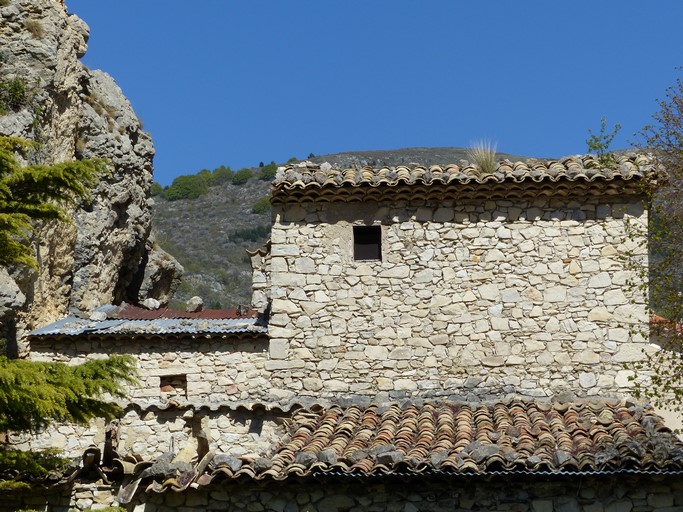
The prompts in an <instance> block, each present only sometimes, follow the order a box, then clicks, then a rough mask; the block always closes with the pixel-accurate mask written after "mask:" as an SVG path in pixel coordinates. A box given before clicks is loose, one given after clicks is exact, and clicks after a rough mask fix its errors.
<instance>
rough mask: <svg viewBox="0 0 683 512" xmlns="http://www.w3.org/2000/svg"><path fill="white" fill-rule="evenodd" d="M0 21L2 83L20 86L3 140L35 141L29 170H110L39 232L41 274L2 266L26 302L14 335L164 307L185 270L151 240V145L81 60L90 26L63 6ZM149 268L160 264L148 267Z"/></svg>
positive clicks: (0, 119) (55, 3) (0, 118)
mask: <svg viewBox="0 0 683 512" xmlns="http://www.w3.org/2000/svg"><path fill="white" fill-rule="evenodd" d="M5 4H6V5H5ZM0 19H1V23H0V80H4V81H9V80H14V79H20V80H21V81H22V83H23V84H25V85H26V93H25V96H24V99H23V101H22V102H21V104H20V105H19V106H17V107H16V108H13V109H8V110H6V111H5V112H4V113H3V115H0V135H11V136H18V137H23V138H26V139H32V140H36V141H38V142H39V144H40V145H39V148H38V150H36V151H35V152H34V153H33V154H32V155H31V156H30V157H29V160H30V162H28V163H46V164H51V163H56V162H62V161H69V160H74V159H81V158H106V159H108V160H110V161H111V162H112V164H113V169H112V171H111V173H110V174H108V175H105V176H102V177H101V180H100V183H99V185H98V186H97V187H96V188H95V189H94V190H93V191H92V195H91V198H90V200H89V201H88V202H87V204H82V205H80V206H79V207H78V208H77V209H76V210H75V211H74V213H73V218H74V222H73V223H72V224H49V225H46V226H42V227H41V229H40V233H39V236H36V237H35V242H34V244H35V249H36V254H37V258H38V263H39V269H38V270H37V271H27V270H26V269H9V270H10V274H11V275H12V278H13V280H14V281H15V282H16V284H17V285H18V287H19V289H20V290H21V293H22V294H23V295H24V296H25V298H26V300H25V303H24V304H23V306H21V307H20V308H19V309H18V310H13V313H14V314H15V318H14V320H15V321H16V325H17V327H16V328H17V335H18V338H19V339H21V337H22V334H23V333H25V332H26V331H28V330H30V329H33V328H35V327H37V326H40V325H42V324H45V323H48V322H50V321H54V320H57V319H59V318H61V317H62V316H64V315H65V314H66V313H67V312H68V311H69V310H70V309H78V310H86V311H87V310H91V309H93V308H96V307H98V306H100V305H102V304H106V303H116V302H120V301H122V300H128V301H132V302H136V301H140V300H143V299H144V298H146V297H148V296H153V297H154V298H157V299H159V300H160V302H162V303H164V302H167V301H168V299H169V298H170V296H171V295H172V293H173V286H177V284H178V280H179V275H180V273H181V272H182V267H180V265H178V264H177V263H176V262H175V260H173V258H171V257H170V256H168V255H166V254H163V252H162V251H160V249H158V248H156V247H155V246H153V244H150V243H148V238H149V236H150V230H151V205H152V202H151V199H150V197H149V187H150V185H151V183H152V159H153V156H154V147H153V145H152V141H151V138H150V136H149V134H148V133H146V132H145V131H144V130H143V129H142V126H141V123H140V120H139V119H138V118H137V116H136V115H135V112H134V111H133V109H132V107H131V105H130V103H129V101H128V100H127V99H126V97H125V96H124V95H123V93H122V92H121V90H120V89H119V87H118V86H117V85H116V83H115V81H114V79H113V78H112V77H111V76H109V75H108V74H106V73H104V72H102V71H92V70H89V69H88V68H87V67H86V66H85V65H84V64H82V63H81V62H80V60H79V58H80V57H82V56H83V55H84V53H85V51H86V49H87V40H88V35H89V28H88V26H87V25H86V24H85V22H83V21H82V20H81V19H79V18H78V17H76V16H75V15H73V14H69V13H68V12H67V8H66V6H65V5H64V3H63V1H60V0H9V1H6V2H2V3H0ZM148 261H155V262H157V263H156V264H155V265H154V267H153V268H150V269H145V264H146V263H147V262H148ZM9 287H11V286H10V285H8V289H9ZM14 302H15V303H16V302H17V301H16V300H15V301H14ZM4 319H5V320H7V315H5V317H4ZM2 320H3V319H2V318H0V321H2ZM7 323H8V322H7V321H6V322H5V324H7ZM0 337H2V335H0Z"/></svg>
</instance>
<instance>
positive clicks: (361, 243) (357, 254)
mask: <svg viewBox="0 0 683 512" xmlns="http://www.w3.org/2000/svg"><path fill="white" fill-rule="evenodd" d="M353 257H354V259H355V260H356V261H359V260H380V261H381V260H382V227H381V226H353Z"/></svg>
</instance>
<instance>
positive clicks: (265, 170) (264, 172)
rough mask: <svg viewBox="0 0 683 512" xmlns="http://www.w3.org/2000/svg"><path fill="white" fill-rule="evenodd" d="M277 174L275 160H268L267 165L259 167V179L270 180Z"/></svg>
mask: <svg viewBox="0 0 683 512" xmlns="http://www.w3.org/2000/svg"><path fill="white" fill-rule="evenodd" d="M275 174H277V164H276V163H275V162H270V163H269V164H268V165H264V166H263V167H262V168H261V175H260V176H259V179H260V180H261V181H272V180H273V179H274V178H275Z"/></svg>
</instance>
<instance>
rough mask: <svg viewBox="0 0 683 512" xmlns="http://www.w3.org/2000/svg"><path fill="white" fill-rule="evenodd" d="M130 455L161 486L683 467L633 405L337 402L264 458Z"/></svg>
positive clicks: (310, 415)
mask: <svg viewBox="0 0 683 512" xmlns="http://www.w3.org/2000/svg"><path fill="white" fill-rule="evenodd" d="M131 462H133V463H136V462H137V464H131V463H128V462H125V461H121V462H120V463H119V464H120V467H121V469H122V470H123V472H124V473H127V474H129V475H131V478H132V481H133V482H134V483H133V484H131V485H134V486H135V488H137V486H138V485H139V484H140V483H141V484H142V485H146V486H147V489H148V490H152V491H156V492H163V491H164V490H167V489H173V490H176V491H179V490H183V489H184V488H187V487H188V486H190V485H192V486H193V487H201V486H205V485H210V484H212V483H217V482H219V481H222V480H226V479H228V480H230V479H237V478H250V479H256V480H263V479H275V480H283V479H286V478H289V477H294V476H296V477H306V476H316V475H318V476H322V475H324V474H331V475H355V476H381V475H392V474H396V475H402V476H406V475H420V474H422V475H424V474H450V475H460V476H466V475H467V476H476V475H499V474H506V475H511V474H528V475H534V474H538V475H549V474H556V475H569V474H614V473H627V472H628V473H648V474H652V473H655V474H670V473H676V474H683V442H681V441H680V440H678V439H677V438H676V437H675V436H674V435H673V434H672V433H671V432H670V430H669V429H668V428H666V427H665V426H664V424H663V422H662V419H661V418H660V417H659V416H657V415H655V414H654V413H653V412H652V411H649V410H644V409H643V408H641V407H639V406H635V405H633V404H630V403H626V402H570V403H540V402H525V401H521V400H512V401H506V402H498V403H491V404H455V403H442V404H429V403H428V404H424V405H421V406H417V405H408V406H405V407H401V406H399V405H391V406H378V405H371V406H369V407H358V406H351V407H348V408H341V407H337V406H334V407H330V408H328V409H320V410H315V411H314V410H305V409H302V410H299V411H296V412H294V413H293V415H292V417H291V420H290V424H289V426H288V433H287V434H286V435H285V436H284V437H283V439H281V441H280V442H279V443H278V444H277V445H276V446H274V447H273V448H272V450H271V452H270V453H267V454H264V455H262V456H261V457H241V458H233V457H230V456H228V455H223V454H215V453H213V452H208V453H207V454H206V455H205V456H203V457H202V459H201V460H199V461H197V462H196V463H195V464H194V465H188V464H185V466H184V467H180V466H179V468H178V472H177V474H176V475H175V476H174V477H170V478H169V477H168V463H167V462H166V464H165V465H164V466H159V467H160V468H163V469H164V472H165V473H164V474H165V475H166V476H165V477H162V476H160V477H159V478H154V475H155V469H154V467H155V466H154V464H152V463H151V462H139V460H135V459H133V460H132V461H131ZM149 468H151V469H149ZM148 469H149V470H148ZM145 470H148V471H146V472H145ZM135 482H137V483H135ZM131 491H132V492H135V491H134V490H132V488H129V489H128V491H127V492H128V493H130V492H131Z"/></svg>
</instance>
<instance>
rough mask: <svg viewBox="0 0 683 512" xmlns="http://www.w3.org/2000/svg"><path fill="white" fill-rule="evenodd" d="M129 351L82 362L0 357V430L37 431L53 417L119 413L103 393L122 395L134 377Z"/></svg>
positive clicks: (82, 418) (74, 418) (67, 418)
mask: <svg viewBox="0 0 683 512" xmlns="http://www.w3.org/2000/svg"><path fill="white" fill-rule="evenodd" d="M134 375H135V368H134V361H133V358H132V357H131V356H122V355H114V356H110V357H109V358H108V359H96V360H92V361H87V362H85V363H83V364H80V365H75V366H69V365H66V364H64V363H52V362H33V361H25V360H21V359H7V358H6V357H4V356H3V357H0V432H4V431H25V430H35V429H39V428H44V427H46V426H48V425H49V424H50V423H51V422H53V421H64V422H74V423H87V422H88V421H89V420H90V419H92V418H97V417H102V418H106V419H111V418H114V417H116V416H117V415H119V414H120V413H121V409H120V408H119V407H118V406H117V405H116V404H115V403H113V402H109V401H106V400H104V399H103V398H104V397H105V394H109V395H111V396H112V397H123V396H124V394H123V390H122V387H121V383H122V382H128V383H134V382H135V377H134Z"/></svg>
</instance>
